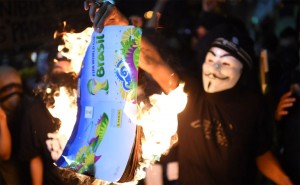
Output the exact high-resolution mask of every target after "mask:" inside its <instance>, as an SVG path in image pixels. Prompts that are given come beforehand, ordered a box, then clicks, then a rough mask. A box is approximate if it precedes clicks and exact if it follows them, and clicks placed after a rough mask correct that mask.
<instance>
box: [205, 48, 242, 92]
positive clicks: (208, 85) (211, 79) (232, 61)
mask: <svg viewBox="0 0 300 185" xmlns="http://www.w3.org/2000/svg"><path fill="white" fill-rule="evenodd" d="M242 69H243V64H242V63H241V62H240V61H239V60H238V59H236V58H235V57H233V56H232V55H230V54H229V53H228V52H227V51H225V50H223V49H221V48H218V47H212V48H211V49H210V50H209V52H208V53H207V55H206V58H205V62H204V64H203V65H202V71H203V72H202V77H203V86H204V90H205V91H206V92H208V93H214V92H220V91H224V90H227V89H230V88H232V87H234V86H235V85H236V83H237V82H238V80H239V79H240V76H241V73H242Z"/></svg>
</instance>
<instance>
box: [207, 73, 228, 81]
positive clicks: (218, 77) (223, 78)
mask: <svg viewBox="0 0 300 185" xmlns="http://www.w3.org/2000/svg"><path fill="white" fill-rule="evenodd" d="M204 76H207V77H211V76H212V77H213V78H217V79H220V80H227V79H228V78H229V77H228V76H225V77H220V76H217V75H216V74H214V73H205V74H204Z"/></svg>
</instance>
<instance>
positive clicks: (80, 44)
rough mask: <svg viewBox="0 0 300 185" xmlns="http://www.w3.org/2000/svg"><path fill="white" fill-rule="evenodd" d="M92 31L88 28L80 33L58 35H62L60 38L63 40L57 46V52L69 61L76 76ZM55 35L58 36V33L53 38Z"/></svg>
mask: <svg viewBox="0 0 300 185" xmlns="http://www.w3.org/2000/svg"><path fill="white" fill-rule="evenodd" d="M93 30H94V29H93V28H92V27H88V28H86V29H85V30H84V31H82V32H80V33H72V32H71V33H68V32H64V33H60V34H62V35H63V36H62V38H63V40H64V44H63V45H59V46H58V48H57V50H58V52H59V53H61V54H62V55H63V56H65V57H66V58H68V59H70V60H71V65H72V71H74V72H75V73H76V74H78V73H79V71H80V69H81V64H82V61H83V57H84V55H85V52H86V49H87V47H88V44H89V43H90V41H91V35H92V33H93ZM57 35H59V33H57V32H56V33H55V35H54V37H56V36H57Z"/></svg>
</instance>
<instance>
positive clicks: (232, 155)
mask: <svg viewBox="0 0 300 185" xmlns="http://www.w3.org/2000/svg"><path fill="white" fill-rule="evenodd" d="M185 91H186V92H187V93H188V103H187V105H186V108H185V110H184V111H183V112H181V113H180V114H179V116H178V118H179V120H178V122H179V124H178V137H179V148H178V149H179V151H178V155H179V180H180V182H181V183H182V184H184V185H186V184H190V185H197V184H223V185H224V184H231V185H232V184H254V183H255V176H256V166H255V165H256V163H255V158H256V157H257V156H258V155H260V154H263V153H264V152H266V151H267V150H269V149H270V145H271V142H272V138H271V130H270V127H269V126H268V124H269V123H270V122H268V120H266V118H267V117H266V111H265V110H266V109H265V107H264V103H263V102H264V100H263V97H262V96H260V94H256V93H251V92H250V91H245V90H241V89H238V88H237V87H234V88H232V89H228V90H224V91H222V92H216V93H206V92H204V90H203V87H202V84H201V83H199V80H198V79H186V81H185Z"/></svg>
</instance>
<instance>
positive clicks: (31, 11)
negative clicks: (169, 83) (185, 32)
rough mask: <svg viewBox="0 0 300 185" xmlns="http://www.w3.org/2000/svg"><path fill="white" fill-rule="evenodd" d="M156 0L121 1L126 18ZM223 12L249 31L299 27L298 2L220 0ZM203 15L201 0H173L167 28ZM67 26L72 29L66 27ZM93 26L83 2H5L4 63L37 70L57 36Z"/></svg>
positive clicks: (1, 10) (1, 16)
mask: <svg viewBox="0 0 300 185" xmlns="http://www.w3.org/2000/svg"><path fill="white" fill-rule="evenodd" d="M155 2H156V1H155V0H116V1H115V3H116V5H117V6H118V7H119V9H120V10H121V11H122V12H123V13H124V14H125V15H126V16H128V17H129V16H130V15H134V14H137V15H141V16H142V15H143V14H144V12H146V11H148V10H151V9H152V8H153V6H154V4H155ZM217 2H218V4H219V5H218V7H217V9H218V10H217V11H219V12H221V13H223V14H227V15H233V16H236V17H238V18H239V19H241V20H242V21H243V22H244V23H245V24H246V25H247V26H248V27H249V29H253V30H255V31H256V32H257V31H258V32H261V31H262V30H261V28H262V27H263V28H265V27H267V28H268V27H269V28H270V29H274V32H275V33H276V34H277V35H278V34H279V33H280V31H281V30H282V29H284V28H285V27H287V26H292V27H294V28H295V27H296V26H297V24H296V21H297V16H299V13H298V12H299V2H298V1H297V0H217ZM201 11H202V1H201V0H169V2H168V3H167V6H166V7H165V9H164V12H163V17H162V19H161V25H162V26H163V27H164V28H165V29H166V30H169V32H170V34H172V33H175V32H176V30H179V29H185V28H186V29H191V28H192V26H193V24H194V23H195V21H197V18H198V16H199V14H200V12H201ZM64 21H66V23H67V26H66V27H64V26H63V22H64ZM298 21H299V19H298ZM89 26H91V22H90V20H89V16H88V12H86V11H84V9H83V0H0V64H9V65H13V66H15V67H16V68H18V69H23V68H26V67H28V66H29V67H30V66H34V65H35V61H32V59H31V54H32V52H37V53H38V52H39V51H40V50H41V49H46V50H49V51H50V50H56V44H57V43H56V42H55V41H54V39H53V35H54V32H55V31H62V30H65V31H71V30H74V31H75V32H81V31H83V30H84V29H85V28H86V27H89ZM298 31H299V30H298Z"/></svg>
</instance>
